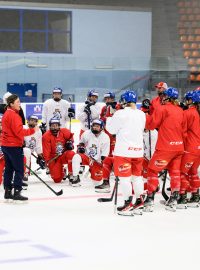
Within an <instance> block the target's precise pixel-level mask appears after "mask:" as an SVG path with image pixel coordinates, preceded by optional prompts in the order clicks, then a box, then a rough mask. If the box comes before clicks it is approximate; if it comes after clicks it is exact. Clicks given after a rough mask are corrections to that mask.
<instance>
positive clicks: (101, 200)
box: [97, 177, 119, 202]
mask: <svg viewBox="0 0 200 270" xmlns="http://www.w3.org/2000/svg"><path fill="white" fill-rule="evenodd" d="M116 178H118V177H116ZM117 182H119V178H118V180H116V179H115V184H114V187H113V191H112V194H111V197H110V198H98V199H97V201H98V202H112V200H113V198H114V195H115V191H116V188H118V187H117V185H118V183H117Z"/></svg>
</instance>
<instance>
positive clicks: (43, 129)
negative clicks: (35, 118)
mask: <svg viewBox="0 0 200 270" xmlns="http://www.w3.org/2000/svg"><path fill="white" fill-rule="evenodd" d="M39 128H40V130H41V131H42V134H44V133H45V132H46V131H47V125H46V123H41V125H40V126H39Z"/></svg>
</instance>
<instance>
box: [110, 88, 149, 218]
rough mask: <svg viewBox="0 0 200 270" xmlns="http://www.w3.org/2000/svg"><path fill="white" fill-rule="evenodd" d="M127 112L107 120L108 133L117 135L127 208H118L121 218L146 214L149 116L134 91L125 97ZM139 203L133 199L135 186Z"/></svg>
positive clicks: (118, 168)
mask: <svg viewBox="0 0 200 270" xmlns="http://www.w3.org/2000/svg"><path fill="white" fill-rule="evenodd" d="M121 100H122V103H123V107H124V110H118V111H116V112H115V114H114V115H113V117H111V118H108V119H107V130H108V132H110V133H111V134H116V144H115V149H114V154H113V155H114V173H115V175H116V176H118V177H119V179H120V185H121V189H122V193H123V198H124V205H122V206H120V207H118V208H117V211H118V214H119V215H134V213H138V212H139V213H142V209H143V205H144V202H143V197H142V195H143V192H144V183H143V179H142V165H143V155H144V149H143V132H144V128H145V122H146V119H145V114H144V113H143V112H142V111H141V110H138V109H137V107H136V102H137V95H136V93H135V92H134V91H126V92H125V93H124V94H123V95H122V97H121ZM131 183H133V188H134V193H135V202H133V201H132V200H133V197H132V185H131Z"/></svg>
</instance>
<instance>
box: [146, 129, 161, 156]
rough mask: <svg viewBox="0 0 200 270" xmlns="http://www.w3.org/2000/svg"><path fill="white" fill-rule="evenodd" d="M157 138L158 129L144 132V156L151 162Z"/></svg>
mask: <svg viewBox="0 0 200 270" xmlns="http://www.w3.org/2000/svg"><path fill="white" fill-rule="evenodd" d="M157 138H158V131H157V130H156V129H154V130H147V131H145V132H144V156H145V157H146V158H147V159H148V160H150V159H151V158H152V156H153V153H154V151H155V147H156V142H157ZM150 146H151V147H150Z"/></svg>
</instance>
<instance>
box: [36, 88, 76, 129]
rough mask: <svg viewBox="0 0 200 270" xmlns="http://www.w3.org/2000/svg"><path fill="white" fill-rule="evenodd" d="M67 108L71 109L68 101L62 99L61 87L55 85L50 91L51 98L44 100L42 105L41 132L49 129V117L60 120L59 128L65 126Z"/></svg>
mask: <svg viewBox="0 0 200 270" xmlns="http://www.w3.org/2000/svg"><path fill="white" fill-rule="evenodd" d="M69 110H71V108H70V104H69V102H68V101H66V100H64V99H62V89H61V88H59V87H55V88H54V89H53V92H52V98H51V99H48V100H46V101H45V102H44V105H43V110H42V124H41V130H42V133H44V132H45V131H46V130H49V121H50V119H51V118H57V119H58V120H60V126H61V128H64V127H66V122H67V121H68V120H69V118H68V112H69Z"/></svg>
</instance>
